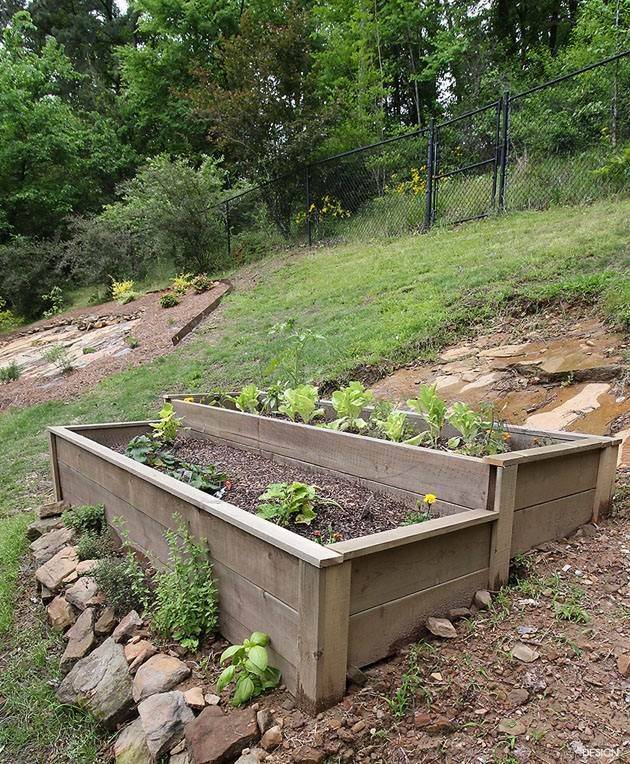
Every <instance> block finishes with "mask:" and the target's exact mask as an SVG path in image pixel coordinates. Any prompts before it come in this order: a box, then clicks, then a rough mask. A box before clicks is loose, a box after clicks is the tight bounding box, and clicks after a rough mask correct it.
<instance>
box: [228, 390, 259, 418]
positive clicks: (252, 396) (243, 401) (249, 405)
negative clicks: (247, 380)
mask: <svg viewBox="0 0 630 764" xmlns="http://www.w3.org/2000/svg"><path fill="white" fill-rule="evenodd" d="M260 394H261V392H260V390H259V389H258V388H257V387H256V385H245V387H244V388H243V389H242V390H241V392H240V393H239V394H238V395H237V396H228V397H229V400H231V401H232V403H234V405H235V406H236V408H237V409H238V410H239V411H243V412H245V413H246V414H255V413H256V412H257V411H258V410H259V408H260Z"/></svg>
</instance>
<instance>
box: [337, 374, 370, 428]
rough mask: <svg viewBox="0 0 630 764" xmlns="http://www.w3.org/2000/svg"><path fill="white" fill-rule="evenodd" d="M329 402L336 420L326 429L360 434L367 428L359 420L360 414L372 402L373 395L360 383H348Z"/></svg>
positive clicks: (360, 419) (365, 423)
mask: <svg viewBox="0 0 630 764" xmlns="http://www.w3.org/2000/svg"><path fill="white" fill-rule="evenodd" d="M331 400H332V406H333V408H334V409H335V412H336V413H337V415H338V418H337V419H335V420H334V421H333V422H330V424H328V425H326V427H328V428H330V429H332V430H343V431H346V430H351V431H354V432H361V431H363V430H365V429H366V428H367V422H366V421H365V420H364V419H362V418H361V414H362V412H363V409H364V408H365V407H366V406H368V405H369V404H370V403H372V401H373V400H374V393H373V392H372V391H371V390H366V389H365V386H364V385H363V384H361V382H356V381H355V382H350V383H349V384H348V385H347V386H346V387H343V388H342V389H341V390H336V391H335V392H334V393H333V394H332V399H331Z"/></svg>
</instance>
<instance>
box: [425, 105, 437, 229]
mask: <svg viewBox="0 0 630 764" xmlns="http://www.w3.org/2000/svg"><path fill="white" fill-rule="evenodd" d="M434 139H435V119H434V118H433V117H431V121H430V122H429V148H428V149H427V190H426V195H425V202H424V230H425V231H428V230H429V228H431V223H432V222H433V159H434V150H433V149H434V145H433V142H434Z"/></svg>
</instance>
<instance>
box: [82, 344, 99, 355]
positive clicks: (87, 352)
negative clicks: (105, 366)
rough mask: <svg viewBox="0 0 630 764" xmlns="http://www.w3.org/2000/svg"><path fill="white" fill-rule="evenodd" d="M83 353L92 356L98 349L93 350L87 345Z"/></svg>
mask: <svg viewBox="0 0 630 764" xmlns="http://www.w3.org/2000/svg"><path fill="white" fill-rule="evenodd" d="M81 352H82V353H83V355H91V354H92V353H96V348H93V347H91V346H90V345H86V347H84V348H83V350H82V351H81Z"/></svg>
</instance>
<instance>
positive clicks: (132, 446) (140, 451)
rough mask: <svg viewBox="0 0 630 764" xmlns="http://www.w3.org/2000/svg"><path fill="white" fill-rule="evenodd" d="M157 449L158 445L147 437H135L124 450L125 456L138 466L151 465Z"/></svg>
mask: <svg viewBox="0 0 630 764" xmlns="http://www.w3.org/2000/svg"><path fill="white" fill-rule="evenodd" d="M157 449H158V444H157V443H156V442H155V440H153V439H152V438H150V437H149V436H148V435H136V437H135V438H132V439H131V440H130V441H129V443H127V447H126V448H125V456H129V457H130V458H131V459H133V460H134V461H136V462H140V464H151V463H152V462H153V459H154V457H155V454H156V452H157Z"/></svg>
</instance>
